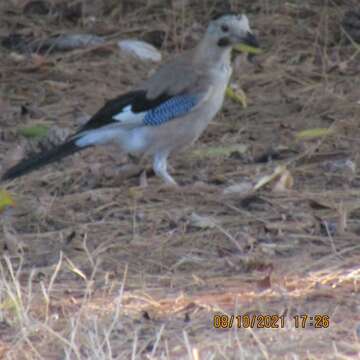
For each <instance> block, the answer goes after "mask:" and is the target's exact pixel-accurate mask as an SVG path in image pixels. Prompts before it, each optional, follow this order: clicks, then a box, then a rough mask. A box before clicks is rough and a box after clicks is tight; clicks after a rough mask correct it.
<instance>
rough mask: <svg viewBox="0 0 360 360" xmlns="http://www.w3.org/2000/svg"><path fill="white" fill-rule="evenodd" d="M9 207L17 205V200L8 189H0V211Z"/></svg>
mask: <svg viewBox="0 0 360 360" xmlns="http://www.w3.org/2000/svg"><path fill="white" fill-rule="evenodd" d="M7 207H15V201H14V200H13V198H12V197H11V195H10V194H9V193H8V192H7V191H6V190H3V189H0V212H3V211H4V210H6V208H7Z"/></svg>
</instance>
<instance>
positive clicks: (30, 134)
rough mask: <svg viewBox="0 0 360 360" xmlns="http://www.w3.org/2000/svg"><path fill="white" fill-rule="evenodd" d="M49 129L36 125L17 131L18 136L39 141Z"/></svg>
mask: <svg viewBox="0 0 360 360" xmlns="http://www.w3.org/2000/svg"><path fill="white" fill-rule="evenodd" d="M48 131H49V127H48V126H47V125H43V124H37V125H33V126H28V127H22V128H20V129H19V130H18V132H19V134H21V135H22V136H25V137H26V138H28V139H39V138H43V137H45V136H46V135H47V133H48Z"/></svg>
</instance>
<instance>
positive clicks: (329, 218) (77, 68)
mask: <svg viewBox="0 0 360 360" xmlns="http://www.w3.org/2000/svg"><path fill="white" fill-rule="evenodd" d="M58 3H61V1H58ZM104 3H105V5H106V6H105V10H104V11H107V14H106V15H101V13H100V14H98V13H96V14H95V15H97V16H98V21H97V22H95V23H93V22H91V21H90V22H89V21H88V18H87V17H86V16H84V17H83V18H82V19H81V21H78V22H76V23H74V22H71V21H69V20H67V19H66V18H62V19H58V18H54V17H51V16H30V17H25V16H24V15H23V14H22V13H21V6H20V5H21V4H22V2H21V1H15V0H14V1H13V4H15V5H16V4H17V7H16V6H15V5H11V4H7V5H4V4H3V5H1V11H2V14H1V18H2V19H4V21H3V22H2V25H1V27H0V35H1V36H7V35H8V34H9V32H18V33H22V34H25V35H29V34H30V35H31V34H34V35H35V36H36V37H40V36H44V35H46V34H47V35H48V34H51V33H56V32H61V31H62V32H63V31H65V30H64V29H66V31H69V32H78V31H84V32H91V33H97V34H106V35H107V37H108V39H109V44H108V45H106V46H105V47H98V48H96V49H91V50H88V49H87V50H75V51H73V52H69V53H55V54H48V55H41V56H40V55H39V56H38V57H28V56H26V57H25V59H21V60H18V62H16V61H15V60H14V59H16V58H15V57H14V55H12V54H10V53H9V51H8V50H5V49H4V48H0V54H1V56H0V64H1V74H0V79H1V82H0V93H1V100H0V101H1V103H0V106H1V107H2V112H1V118H0V119H1V120H0V121H1V139H0V153H1V155H0V164H1V165H2V169H5V168H6V167H7V166H8V165H9V163H11V162H12V161H14V159H15V158H16V157H18V156H19V153H22V152H23V149H24V147H25V145H24V144H25V142H26V141H25V140H24V139H23V138H22V137H21V136H20V135H18V133H17V131H16V129H17V128H18V127H20V126H22V125H24V124H27V125H29V124H33V123H46V124H51V125H53V124H56V125H57V126H59V127H64V128H71V129H72V128H74V127H75V126H77V125H78V124H79V123H80V119H81V118H82V117H84V115H88V114H91V113H93V112H94V111H95V110H96V109H97V108H98V107H99V106H101V105H102V103H103V101H104V99H106V98H111V97H112V96H114V94H117V93H120V92H123V91H126V90H128V89H129V88H130V87H131V86H132V85H133V84H136V83H137V82H138V81H140V80H141V79H143V78H145V77H146V76H147V75H148V73H149V64H142V63H139V62H137V61H135V60H132V59H129V58H125V57H123V56H122V55H121V54H119V52H118V50H117V49H116V47H115V46H114V45H113V43H112V41H113V40H116V39H118V38H122V37H126V36H142V35H143V34H146V33H147V32H148V29H157V30H159V29H160V30H162V31H164V33H165V41H164V43H163V47H162V51H163V53H164V55H165V56H167V55H168V54H170V53H173V52H174V51H179V50H181V49H182V48H187V47H188V46H190V45H191V44H193V43H194V41H195V39H196V37H197V36H198V32H197V30H196V29H197V28H198V27H199V24H205V23H206V18H207V14H208V13H207V12H208V9H209V7H207V6H206V5H207V3H208V4H210V1H208V2H206V1H203V2H196V4H193V6H192V7H191V8H190V7H189V6H186V7H183V6H182V4H183V2H182V1H174V2H173V3H174V5H173V6H174V7H173V8H162V9H161V11H159V10H156V9H155V8H154V7H151V6H150V8H149V7H140V8H136V9H135V10H132V11H130V12H129V13H128V14H127V15H126V17H125V16H124V15H122V11H125V10H126V9H122V8H121V7H119V6H118V7H116V6H115V7H114V6H113V5H112V3H111V1H106V2H104ZM148 3H155V2H148ZM232 3H233V6H234V8H235V10H236V9H237V8H238V7H237V5H236V2H235V1H233V2H232ZM319 3H320V2H318V1H309V2H306V4H304V2H302V1H290V2H286V3H285V2H269V1H261V0H257V1H244V2H243V6H244V7H245V10H246V12H247V13H249V15H250V17H251V20H252V23H253V24H254V27H255V28H256V30H257V33H258V36H259V38H260V39H261V42H262V43H263V44H264V48H265V49H266V51H265V53H264V54H263V55H261V56H259V58H258V62H259V64H260V65H259V66H253V65H252V64H248V63H246V61H245V60H244V59H243V58H239V59H237V60H235V61H236V69H237V70H236V71H235V74H234V80H235V81H238V82H239V83H240V84H241V86H242V88H243V89H244V90H245V92H246V94H247V96H248V100H249V106H248V108H247V109H242V108H241V107H240V105H239V104H235V103H232V102H230V101H226V104H225V106H224V110H223V111H222V113H221V114H220V115H219V116H218V117H217V119H216V121H215V122H214V123H213V124H212V125H211V126H209V129H208V130H207V132H206V134H204V136H203V137H202V138H201V140H200V141H199V142H198V143H197V144H196V146H195V148H196V149H200V150H202V152H205V154H206V151H207V149H208V148H210V147H213V146H223V147H225V146H228V145H237V144H242V145H246V146H247V151H246V152H245V153H244V154H233V155H232V156H225V157H224V156H223V157H221V156H220V157H212V158H210V159H209V158H207V157H206V156H202V157H201V156H200V157H199V156H194V153H193V151H192V150H189V151H187V152H186V153H184V154H179V155H178V156H176V158H174V159H173V160H172V163H173V164H174V168H175V171H174V175H175V177H176V178H177V179H178V180H179V182H180V183H181V184H183V187H182V188H181V189H180V190H177V191H174V190H169V189H166V188H164V187H162V184H161V182H160V181H159V180H158V179H156V178H154V177H152V178H150V179H149V187H148V188H146V189H140V188H138V187H137V186H138V179H137V177H127V176H126V177H125V176H120V175H121V174H120V173H119V170H118V165H122V164H124V163H125V162H126V161H127V159H126V158H125V157H117V156H115V155H113V154H114V153H112V152H108V151H105V150H104V149H97V150H91V151H89V152H86V153H84V154H83V155H79V156H75V157H73V158H71V159H67V160H65V161H63V162H62V163H60V164H57V165H54V166H51V167H48V168H47V169H44V170H42V171H41V172H37V173H34V174H31V175H29V176H27V177H24V178H22V179H19V180H17V181H15V182H13V183H10V184H6V185H4V186H6V188H7V189H9V190H10V191H11V192H12V194H13V196H14V197H15V199H16V202H17V206H16V208H15V209H13V210H12V212H9V213H6V214H3V215H2V218H1V221H2V224H1V225H2V235H1V238H0V251H1V262H0V357H1V358H4V359H136V358H139V359H142V358H145V359H177V358H187V359H192V360H198V359H238V358H239V359H256V358H258V359H354V358H358V357H359V356H360V341H359V336H360V296H359V293H360V289H359V279H360V267H359V259H360V243H359V234H360V220H359V214H360V205H359V204H360V178H359V176H358V174H357V172H356V171H355V172H354V171H353V169H351V166H356V165H357V167H358V166H359V159H358V156H357V154H358V153H359V149H360V144H359V139H360V136H359V135H360V131H359V118H360V105H359V101H360V88H359V86H358V81H357V80H356V78H357V77H358V76H359V72H360V66H359V64H360V62H359V47H358V46H357V45H356V44H345V42H344V41H343V40H341V39H342V38H344V35H342V34H341V30H340V27H339V24H340V21H341V18H342V16H343V13H344V12H345V11H346V10H347V9H348V7H351V6H353V5H354V4H356V2H355V1H345V2H342V3H341V4H340V2H338V1H329V2H326V1H325V2H322V4H319ZM124 4H125V2H124ZM338 4H340V5H338ZM124 6H125V5H124ZM109 9H112V11H110V10H109ZM10 10H11V11H10ZM155 10H156V11H155ZM205 10H206V11H205ZM87 11H90V15H91V11H100V10H99V9H95V10H94V9H91V8H90V10H89V9H88V10H87ZM156 14H157V15H156ZM124 18H126V21H125V20H124ZM196 24H197V25H196ZM195 30H196V31H195ZM192 31H195V35H193V34H192ZM184 34H185V35H184ZM24 105H26V106H27V109H28V111H27V112H26V113H25V114H24V112H23V113H22V112H21V106H24ZM329 127H331V128H332V129H334V130H335V131H334V132H333V134H331V135H329V136H326V137H325V138H322V139H320V140H319V139H314V140H305V141H296V140H295V135H296V133H297V132H298V131H301V130H304V129H311V128H329ZM269 149H271V151H270V150H269ZM270 152H271V153H272V154H273V161H270V162H265V163H260V162H256V161H254V159H258V158H259V157H261V156H262V155H264V154H265V155H266V154H269V153H270ZM262 157H263V158H264V156H262ZM265 158H266V156H265ZM346 160H349V161H352V163H351V166H350V167H349V166H343V164H344V161H346ZM335 161H337V162H335ZM114 164H117V165H116V166H115V165H114ZM279 164H286V165H287V167H288V169H289V171H290V173H291V175H292V177H293V178H294V187H293V188H291V189H290V190H288V191H283V192H280V193H278V192H274V191H272V186H271V185H269V186H267V187H265V188H262V189H261V190H259V191H258V192H256V193H253V194H250V195H249V194H243V193H238V194H236V193H235V194H231V195H228V194H227V195H226V194H224V189H225V188H227V187H228V186H230V185H233V184H239V183H240V184H241V183H244V181H248V182H252V183H255V182H256V181H258V180H259V179H260V178H261V177H263V176H264V175H268V174H270V173H271V172H272V171H273V170H274V168H275V167H276V166H277V165H279ZM336 164H339V166H338V168H336V169H335V165H336ZM103 174H105V176H103ZM192 184H195V185H192ZM193 213H196V214H198V215H200V216H203V217H205V219H207V220H208V219H209V218H211V219H212V220H211V221H212V225H214V226H209V227H203V226H199V224H196V223H194V215H193ZM219 312H221V313H225V314H228V315H231V314H235V315H236V314H249V315H250V316H252V315H253V314H255V315H256V314H260V313H262V314H279V315H284V317H285V319H286V321H285V327H284V328H280V329H256V328H255V329H237V328H236V327H233V328H232V329H228V330H219V329H215V328H214V326H213V316H214V314H217V313H219ZM304 313H307V314H309V316H313V315H315V314H327V315H329V317H330V326H329V328H326V329H315V328H312V327H309V326H306V328H305V329H295V326H294V320H293V316H294V315H296V314H304Z"/></svg>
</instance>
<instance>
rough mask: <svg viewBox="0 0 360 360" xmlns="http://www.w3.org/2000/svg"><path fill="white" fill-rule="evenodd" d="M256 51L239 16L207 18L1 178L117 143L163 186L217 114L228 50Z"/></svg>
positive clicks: (226, 78) (228, 66)
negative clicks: (179, 156)
mask: <svg viewBox="0 0 360 360" xmlns="http://www.w3.org/2000/svg"><path fill="white" fill-rule="evenodd" d="M238 44H245V45H248V46H250V47H253V48H254V47H255V48H258V47H259V44H258V42H257V40H256V38H255V36H254V35H253V33H252V32H251V29H250V26H249V21H248V18H247V17H246V16H245V15H237V14H225V15H221V16H220V17H217V18H215V19H213V20H212V21H211V22H210V24H209V26H208V28H207V30H206V32H205V35H204V36H203V38H202V40H201V41H200V42H199V44H198V45H197V46H196V47H195V48H194V49H192V50H190V51H186V52H184V53H182V54H180V55H178V56H177V57H175V58H174V59H173V60H172V61H170V62H168V63H166V64H164V65H162V66H161V67H160V68H159V69H158V70H157V72H155V73H154V74H153V75H152V76H151V77H150V78H149V79H148V80H146V81H144V82H143V83H141V84H140V85H139V86H138V87H136V88H134V90H132V91H130V92H128V93H125V94H123V95H120V96H118V97H116V98H114V99H112V100H110V101H108V102H107V103H105V105H104V106H103V107H102V108H101V109H100V110H99V111H98V112H97V113H95V115H94V116H93V117H92V118H91V119H90V120H89V121H88V122H87V123H86V124H84V125H83V126H82V127H81V128H80V129H79V130H78V131H77V132H75V133H74V134H73V135H71V136H70V137H69V138H68V139H67V140H66V141H65V142H64V143H63V144H61V145H59V146H57V147H55V148H53V149H51V150H48V151H45V152H41V153H38V154H35V155H33V156H32V157H30V158H26V159H23V160H21V161H20V162H19V163H18V164H17V165H15V166H13V167H12V168H10V169H9V170H7V171H6V172H5V174H4V175H3V176H2V179H3V180H10V179H14V178H16V177H19V176H22V175H24V174H26V173H29V172H31V171H33V170H35V169H38V168H40V167H42V166H44V165H46V164H49V163H52V162H54V161H58V160H61V159H62V158H64V157H66V156H68V155H71V154H73V153H76V152H78V151H81V150H84V149H86V148H88V147H92V146H95V145H101V144H107V143H117V144H118V145H119V147H120V151H122V152H125V153H128V154H130V155H135V156H140V157H151V158H152V161H153V169H154V172H155V174H156V175H157V176H159V177H160V178H162V179H163V180H164V181H165V183H166V184H172V185H176V182H175V180H174V179H173V178H172V177H171V175H170V174H169V173H168V171H167V159H168V157H169V155H170V154H171V153H174V152H178V151H179V150H181V149H183V148H185V147H187V146H188V145H190V144H192V143H194V142H195V141H196V140H197V139H198V138H199V136H200V135H201V134H202V132H203V131H204V130H205V129H206V127H207V126H208V124H209V122H210V121H211V120H212V119H213V118H214V117H215V115H216V113H217V112H218V111H219V110H220V108H221V106H222V104H223V101H224V95H225V90H226V88H227V85H228V82H229V79H230V76H231V73H232V68H231V50H232V47H233V46H234V45H238Z"/></svg>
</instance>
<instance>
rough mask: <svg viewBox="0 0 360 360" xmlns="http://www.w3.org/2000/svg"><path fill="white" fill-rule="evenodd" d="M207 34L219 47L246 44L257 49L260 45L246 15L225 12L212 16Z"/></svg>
mask: <svg viewBox="0 0 360 360" xmlns="http://www.w3.org/2000/svg"><path fill="white" fill-rule="evenodd" d="M207 35H208V37H210V38H211V39H212V41H214V42H215V43H216V45H217V46H219V47H233V46H236V45H246V46H249V47H251V48H255V49H258V48H259V47H260V45H259V43H258V41H257V39H256V37H255V35H254V34H253V33H252V31H251V29H250V25H249V20H248V18H247V16H246V15H237V14H225V15H221V16H218V17H216V18H214V19H213V20H212V21H211V22H210V24H209V27H208V29H207Z"/></svg>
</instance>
